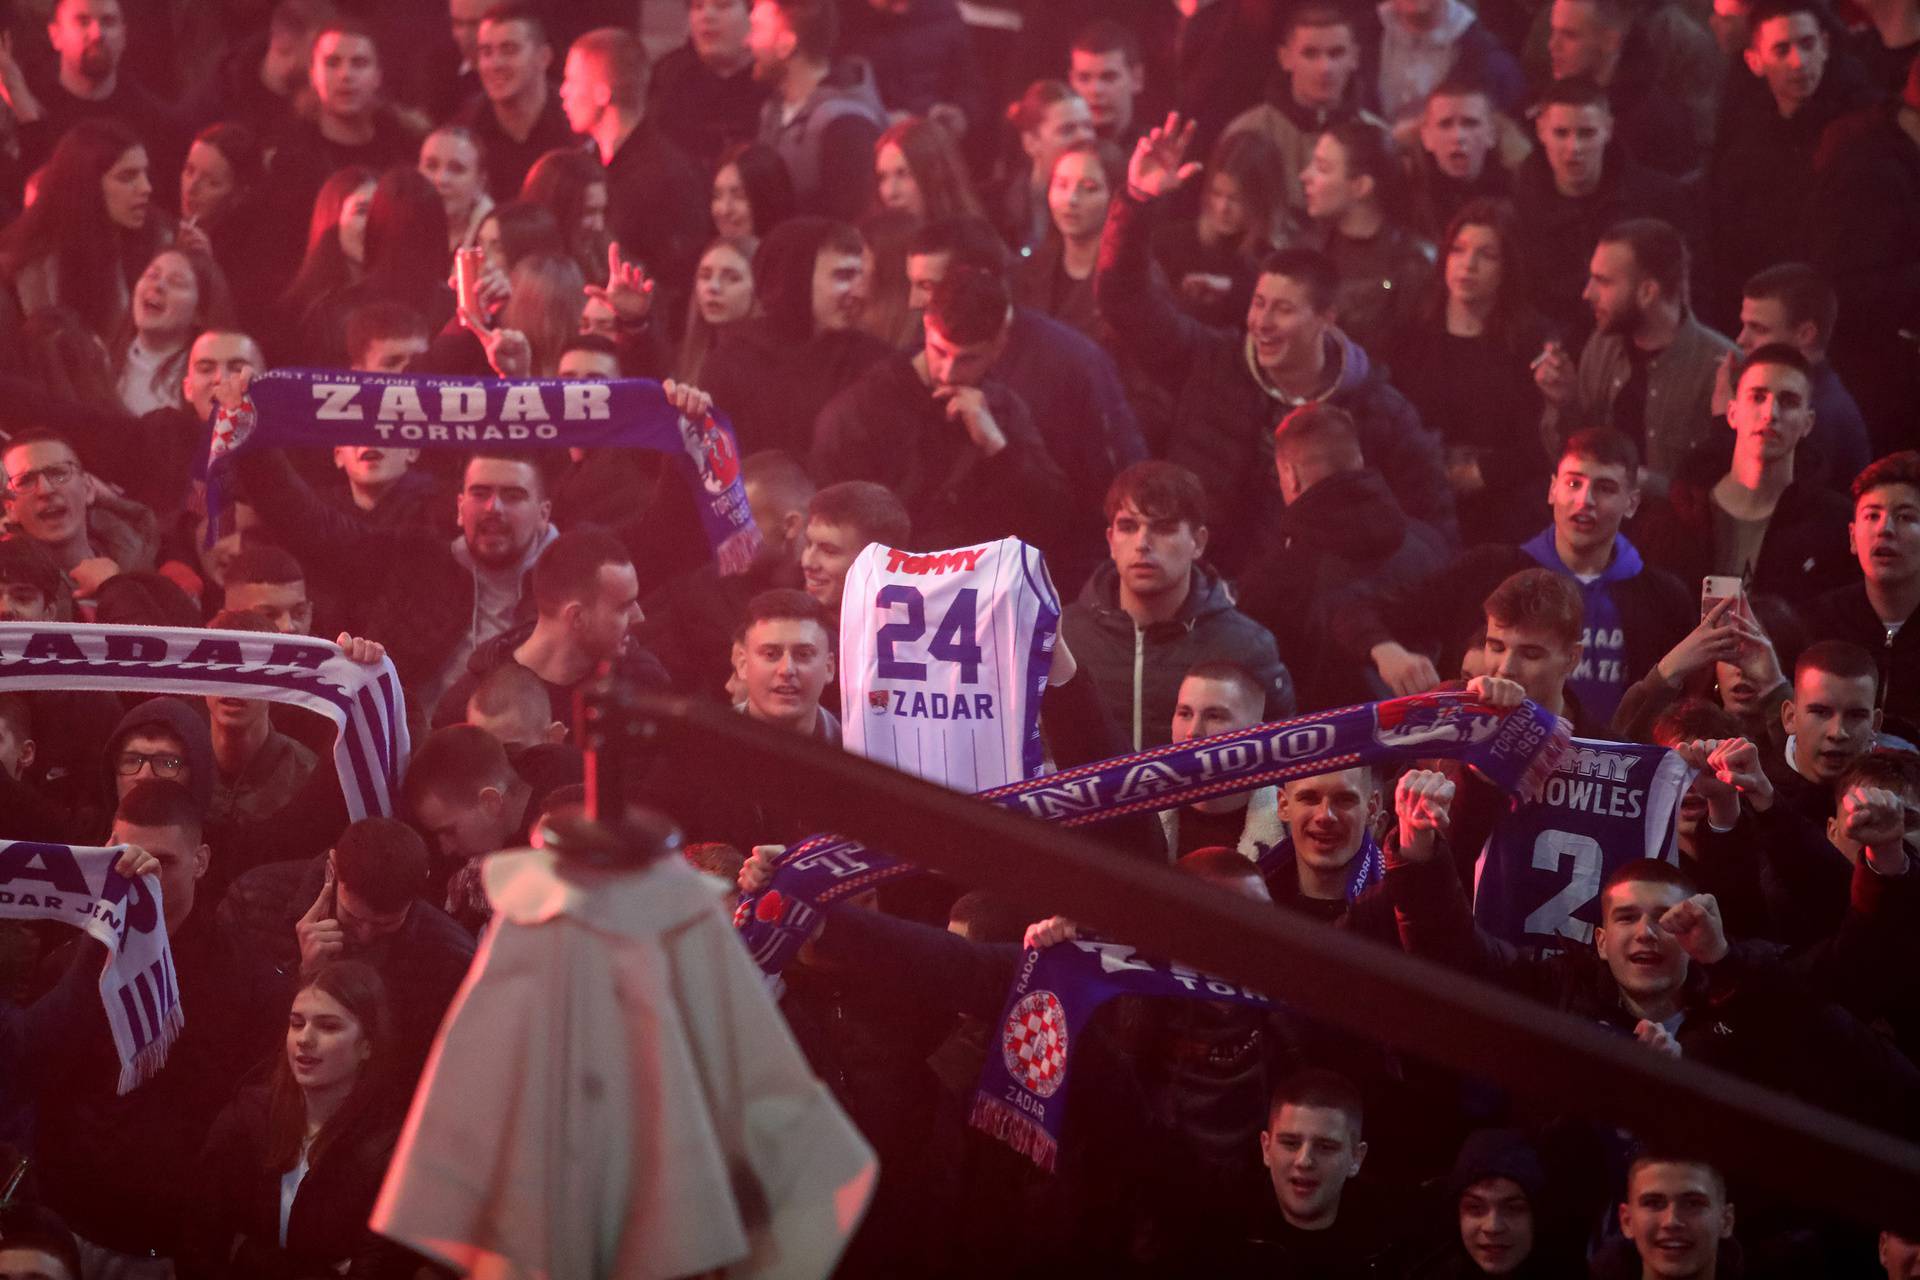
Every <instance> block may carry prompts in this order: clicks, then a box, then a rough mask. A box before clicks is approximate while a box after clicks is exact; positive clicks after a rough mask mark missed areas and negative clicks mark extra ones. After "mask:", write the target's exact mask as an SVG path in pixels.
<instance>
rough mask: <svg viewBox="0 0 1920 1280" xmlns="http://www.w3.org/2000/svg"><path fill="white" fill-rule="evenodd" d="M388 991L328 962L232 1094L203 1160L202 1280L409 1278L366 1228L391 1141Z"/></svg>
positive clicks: (355, 970)
mask: <svg viewBox="0 0 1920 1280" xmlns="http://www.w3.org/2000/svg"><path fill="white" fill-rule="evenodd" d="M388 1007H389V1006H388V1001H387V993H386V987H385V985H384V984H383V983H382V982H381V980H380V975H379V974H378V973H377V972H375V971H374V969H373V968H372V967H371V966H370V965H366V964H362V963H360V962H359V961H356V960H336V961H333V962H332V963H330V964H327V965H326V966H325V967H323V968H321V969H319V970H318V971H317V972H315V973H314V974H312V976H310V977H308V978H307V979H306V980H305V981H304V982H303V983H302V984H301V987H300V990H299V992H298V993H297V994H295V996H294V997H293V1005H292V1007H291V1009H290V1010H289V1011H288V1013H287V1036H286V1042H285V1048H284V1050H283V1051H282V1052H281V1054H280V1055H279V1058H278V1061H276V1062H275V1064H274V1068H273V1074H272V1077H271V1079H270V1080H268V1081H265V1082H262V1083H259V1084H254V1085H251V1086H248V1087H246V1088H243V1089H241V1091H240V1093H239V1095H238V1096H237V1097H236V1098H235V1099H234V1100H233V1101H232V1102H231V1103H230V1104H228V1106H227V1109H226V1110H225V1111H223V1112H222V1113H221V1114H220V1117H219V1118H218V1119H217V1120H215V1121H214V1124H213V1128H212V1130H211V1131H210V1132H209V1134H208V1136H207V1143H206V1146H205V1148H204V1149H203V1150H202V1152H201V1164H202V1170H203V1176H204V1178H205V1192H204V1197H203V1203H204V1204H205V1205H206V1206H207V1210H208V1214H207V1220H206V1222H205V1223H204V1225H203V1227H202V1230H201V1232H200V1236H201V1240H202V1249H203V1253H204V1256H203V1257H202V1258H201V1259H200V1263H201V1265H202V1266H203V1267H204V1268H205V1271H206V1273H207V1274H210V1275H213V1276H220V1277H234V1278H235V1280H238V1278H239V1277H247V1278H248V1280H259V1278H261V1277H288V1278H289V1280H291V1278H293V1277H305V1276H320V1275H346V1276H355V1277H364V1276H381V1277H385V1276H391V1275H411V1274H412V1272H411V1267H412V1266H413V1265H415V1264H413V1263H412V1262H410V1261H409V1258H410V1257H411V1255H408V1254H406V1253H405V1251H403V1250H399V1249H396V1248H395V1247H394V1246H392V1245H389V1244H386V1243H384V1242H382V1241H381V1240H380V1239H379V1238H378V1237H376V1236H375V1235H374V1234H373V1233H372V1232H371V1231H369V1230H368V1229H367V1218H368V1216H369V1215H370V1214H371V1213H372V1211H373V1202H374V1199H375V1197H377V1196H378V1195H379V1192H380V1184H381V1182H382V1180H383V1179H384V1178H385V1176H386V1169H387V1163H388V1161H389V1160H390V1159H391V1158H392V1155H393V1147H394V1143H395V1141H396V1140H397V1139H398V1137H399V1118H400V1117H399V1112H400V1105H401V1104H402V1103H403V1102H404V1097H403V1095H401V1094H400V1092H399V1090H398V1089H396V1087H395V1086H396V1084H400V1085H402V1086H404V1082H396V1081H395V1080H393V1079H392V1076H391V1073H392V1071H393V1070H394V1063H393V1061H392V1056H393V1044H394V1042H393V1031H392V1028H391V1026H390V1025H389V1012H388Z"/></svg>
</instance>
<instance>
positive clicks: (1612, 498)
mask: <svg viewBox="0 0 1920 1280" xmlns="http://www.w3.org/2000/svg"><path fill="white" fill-rule="evenodd" d="M1639 462H1640V459H1639V456H1638V452H1637V451H1636V450H1635V449H1634V446H1633V442H1632V441H1630V440H1628V439H1627V438H1626V437H1625V436H1623V435H1621V434H1620V433H1619V432H1617V431H1612V430H1605V429H1594V430H1588V431H1580V432H1576V433H1575V434H1574V435H1573V436H1571V437H1570V438H1569V439H1568V440H1567V444H1566V448H1565V449H1564V450H1563V451H1562V453H1561V456H1560V462H1559V465H1558V466H1557V467H1556V468H1555V470H1554V475H1553V480H1552V482H1551V484H1550V485H1549V486H1548V489H1547V501H1548V503H1549V504H1550V505H1551V506H1552V508H1553V523H1552V524H1551V525H1549V526H1548V527H1547V528H1545V529H1543V530H1541V531H1540V533H1538V534H1537V535H1535V536H1534V537H1533V538H1532V539H1531V540H1530V541H1528V542H1526V543H1525V544H1524V545H1522V546H1518V547H1509V546H1502V545H1497V544H1490V545H1486V546H1481V547H1476V548H1474V549H1473V550H1471V551H1468V552H1467V553H1465V554H1464V555H1462V556H1461V557H1460V558H1459V559H1457V560H1455V561H1454V562H1453V564H1452V565H1450V566H1449V567H1448V568H1446V569H1445V570H1443V571H1441V572H1440V573H1437V574H1433V575H1430V576H1428V577H1426V578H1424V579H1421V580H1419V581H1416V582H1412V583H1409V584H1407V585H1405V586H1404V587H1400V588H1397V589H1395V590H1391V591H1387V592H1383V593H1380V594H1378V595H1375V596H1372V597H1366V598H1361V599H1358V600H1355V601H1352V602H1350V603H1349V604H1348V605H1347V606H1346V607H1345V608H1343V609H1342V610H1341V611H1340V613H1339V614H1338V616H1337V617H1336V618H1335V621H1334V635H1335V639H1336V640H1337V642H1338V643H1340V644H1342V645H1344V646H1346V647H1347V648H1348V649H1349V650H1350V651H1351V652H1353V653H1355V654H1356V655H1361V656H1365V657H1367V658H1369V659H1371V661H1372V662H1373V666H1374V670H1375V671H1376V672H1377V673H1378V675H1379V677H1380V681H1381V683H1382V685H1383V686H1384V687H1385V688H1386V690H1388V691H1390V692H1391V693H1393V694H1396V695H1400V694H1409V693H1424V692H1425V691H1426V690H1428V689H1432V688H1434V687H1436V686H1437V685H1439V684H1440V683H1441V680H1442V675H1441V672H1442V670H1444V671H1445V672H1447V673H1448V675H1449V676H1451V675H1455V674H1458V673H1459V670H1460V660H1461V658H1462V656H1463V655H1464V654H1465V652H1466V651H1467V650H1468V649H1469V648H1477V647H1479V640H1478V637H1479V635H1480V634H1481V630H1482V627H1483V626H1484V623H1485V619H1484V618H1483V617H1482V615H1481V610H1480V602H1481V601H1482V600H1484V599H1485V598H1486V597H1487V595H1488V594H1490V593H1491V592H1492V590H1493V588H1494V587H1496V586H1498V585H1499V584H1500V583H1501V582H1502V581H1504V580H1505V579H1506V578H1507V577H1508V576H1510V575H1511V574H1513V573H1516V572H1518V571H1519V570H1521V569H1530V568H1545V569H1551V570H1552V571H1553V572H1555V573H1558V574H1562V575H1564V576H1566V577H1569V578H1572V579H1573V580H1574V581H1575V582H1576V583H1577V584H1578V586H1579V588H1580V601H1581V605H1582V609H1583V614H1584V618H1585V621H1584V625H1583V628H1582V633H1583V634H1582V637H1581V650H1580V656H1579V660H1578V662H1577V663H1576V664H1575V665H1574V667H1573V669H1572V671H1571V673H1570V674H1569V676H1568V677H1567V680H1566V685H1567V688H1568V689H1569V690H1571V691H1572V693H1573V695H1574V703H1575V704H1576V705H1577V707H1578V708H1579V712H1580V714H1579V715H1577V716H1576V717H1575V720H1576V723H1575V727H1574V731H1575V732H1576V733H1580V734H1582V735H1585V736H1590V737H1607V736H1608V734H1607V731H1606V726H1607V725H1608V724H1609V723H1610V722H1611V720H1612V718H1613V712H1614V709H1615V707H1617V706H1618V705H1619V702H1620V695H1621V694H1622V693H1624V692H1625V691H1626V689H1627V687H1628V686H1629V685H1631V684H1633V682H1634V681H1636V680H1638V679H1639V678H1640V676H1642V675H1643V674H1645V673H1646V672H1647V671H1648V670H1650V669H1651V668H1652V667H1653V666H1654V665H1655V664H1656V663H1658V662H1659V661H1660V660H1661V659H1662V657H1663V656H1665V655H1666V654H1668V652H1669V651H1670V650H1672V649H1673V647H1674V646H1675V645H1677V644H1678V643H1680V641H1681V640H1683V639H1685V638H1686V636H1687V635H1688V633H1689V632H1691V631H1692V630H1693V629H1694V625H1695V623H1696V621H1697V616H1696V609H1695V606H1694V597H1693V593H1692V592H1691V591H1690V590H1688V588H1687V587H1686V586H1685V585H1684V584H1682V583H1681V582H1680V580H1679V579H1677V578H1675V577H1674V576H1673V575H1672V574H1669V573H1666V572H1664V571H1662V570H1660V569H1655V568H1651V567H1649V566H1647V565H1646V564H1644V563H1643V562H1642V561H1641V559H1640V553H1639V552H1638V551H1637V550H1635V549H1634V546H1633V544H1632V543H1631V542H1629V541H1627V539H1626V538H1625V537H1623V536H1622V535H1621V533H1620V526H1621V524H1622V523H1623V522H1624V521H1625V520H1626V519H1627V517H1628V516H1631V515H1632V514H1633V513H1634V511H1635V510H1637V509H1638V507H1639V505H1640V487H1639V483H1638V479H1637V477H1638V474H1639ZM1436 658H1437V659H1438V660H1439V661H1440V663H1441V665H1440V666H1438V667H1436V666H1435V659H1436Z"/></svg>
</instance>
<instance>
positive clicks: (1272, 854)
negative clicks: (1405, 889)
mask: <svg viewBox="0 0 1920 1280" xmlns="http://www.w3.org/2000/svg"><path fill="white" fill-rule="evenodd" d="M1294 856H1295V855H1294V851H1293V836H1292V835H1291V834H1288V835H1286V836H1283V837H1281V838H1280V839H1279V840H1278V841H1277V842H1275V843H1273V844H1262V845H1261V846H1260V852H1259V854H1258V855H1257V856H1256V857H1255V858H1254V860H1253V865H1254V866H1256V867H1258V868H1260V875H1261V878H1262V879H1264V880H1266V881H1268V882H1269V883H1271V882H1272V880H1273V878H1274V877H1275V876H1276V875H1285V874H1286V873H1287V872H1289V871H1291V870H1292V869H1293V860H1294ZM1347 866H1348V868H1349V870H1348V871H1347V901H1348V902H1352V901H1353V900H1354V899H1356V898H1358V897H1359V896H1360V895H1361V894H1363V893H1365V892H1366V891H1367V890H1369V889H1371V888H1373V886H1375V885H1377V884H1379V883H1380V878H1381V877H1382V876H1384V875H1385V874H1386V873H1387V859H1386V855H1385V854H1383V853H1381V852H1380V844H1379V842H1378V841H1377V840H1375V839H1374V838H1373V832H1372V831H1365V832H1363V833H1362V834H1361V837H1360V849H1359V851H1358V852H1357V853H1355V854H1354V855H1353V861H1352V862H1350V863H1348V864H1347Z"/></svg>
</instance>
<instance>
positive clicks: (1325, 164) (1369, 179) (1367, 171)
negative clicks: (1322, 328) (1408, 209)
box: [1300, 120, 1433, 348]
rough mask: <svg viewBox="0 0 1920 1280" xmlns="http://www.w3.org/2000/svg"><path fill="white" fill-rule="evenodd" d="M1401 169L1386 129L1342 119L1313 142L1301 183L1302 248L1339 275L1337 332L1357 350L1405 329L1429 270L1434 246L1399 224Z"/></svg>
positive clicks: (1401, 218) (1401, 214) (1402, 207)
mask: <svg viewBox="0 0 1920 1280" xmlns="http://www.w3.org/2000/svg"><path fill="white" fill-rule="evenodd" d="M1405 183H1406V170H1405V169H1403V168H1402V167H1401V165H1400V158H1399V156H1398V155H1397V154H1396V153H1395V151H1394V146H1393V139H1392V138H1391V137H1390V136H1389V135H1388V133H1387V131H1386V130H1385V129H1384V128H1382V127H1380V126H1379V125H1377V124H1374V123H1372V122H1371V121H1368V120H1346V121H1342V122H1341V123H1340V124H1337V125H1335V126H1333V128H1331V129H1329V130H1327V131H1326V132H1325V133H1323V134H1321V135H1320V139H1319V141H1317V142H1315V143H1314V144H1313V158H1312V159H1311V160H1309V161H1308V162H1307V169H1306V172H1305V173H1302V174H1301V175H1300V185H1301V187H1302V188H1303V189H1304V191H1305V193H1306V200H1307V216H1308V217H1310V218H1311V219H1313V225H1312V226H1311V227H1310V228H1308V230H1307V231H1306V232H1305V234H1304V235H1303V236H1302V238H1301V243H1302V244H1305V245H1307V246H1308V247H1310V248H1314V249H1319V250H1320V251H1321V252H1323V253H1325V254H1326V255H1327V257H1329V258H1331V259H1332V260H1333V265H1334V267H1335V269H1337V270H1338V271H1339V273H1340V295H1339V311H1340V327H1341V328H1342V329H1344V330H1346V332H1347V336H1349V337H1351V338H1352V339H1353V340H1354V341H1355V342H1358V343H1359V344H1360V345H1361V346H1363V347H1368V348H1373V347H1377V346H1379V345H1380V344H1381V343H1383V342H1385V341H1386V340H1387V339H1388V338H1389V337H1391V336H1392V335H1393V333H1394V331H1395V330H1396V329H1398V328H1399V327H1400V326H1401V325H1402V324H1404V323H1406V320H1407V318H1408V316H1410V315H1411V314H1412V312H1413V307H1414V305H1415V302H1416V300H1417V299H1418V297H1419V293H1420V283H1421V281H1423V280H1425V279H1426V278H1427V276H1428V274H1429V273H1430V272H1431V270H1432V267H1433V246H1432V245H1430V244H1428V243H1427V242H1426V241H1424V240H1422V239H1421V238H1420V237H1419V236H1418V235H1417V234H1415V233H1414V231H1413V230H1412V229H1411V228H1410V227H1409V226H1408V225H1407V223H1406V214H1405V206H1406V201H1405V199H1404V193H1405Z"/></svg>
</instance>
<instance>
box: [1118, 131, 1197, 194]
mask: <svg viewBox="0 0 1920 1280" xmlns="http://www.w3.org/2000/svg"><path fill="white" fill-rule="evenodd" d="M1198 127H1199V126H1198V125H1197V124H1196V122H1194V121H1192V120H1189V121H1187V122H1185V123H1184V124H1183V123H1181V120H1180V113H1179V112H1177V111H1173V112H1169V113H1168V114H1167V122H1166V123H1165V124H1162V125H1158V126H1156V127H1154V128H1152V129H1149V130H1147V133H1146V136H1145V137H1143V138H1141V139H1140V141H1139V142H1137V143H1135V144H1134V147H1133V156H1132V158H1131V159H1129V160H1128V161H1127V189H1128V190H1129V191H1131V192H1133V194H1134V195H1135V196H1137V197H1139V198H1140V199H1143V200H1157V199H1159V198H1160V197H1161V196H1164V195H1167V194H1169V193H1171V192H1174V191H1178V190H1179V189H1180V188H1181V187H1183V186H1185V185H1186V184H1187V183H1188V182H1190V181H1192V180H1193V177H1194V175H1195V174H1197V173H1199V172H1200V169H1201V166H1200V165H1199V164H1198V163H1197V162H1193V161H1188V162H1186V163H1184V164H1183V163H1181V161H1182V160H1183V158H1184V157H1185V156H1186V154H1187V148H1188V147H1190V146H1192V145H1193V135H1194V132H1195V130H1196V129H1197V128H1198Z"/></svg>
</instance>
